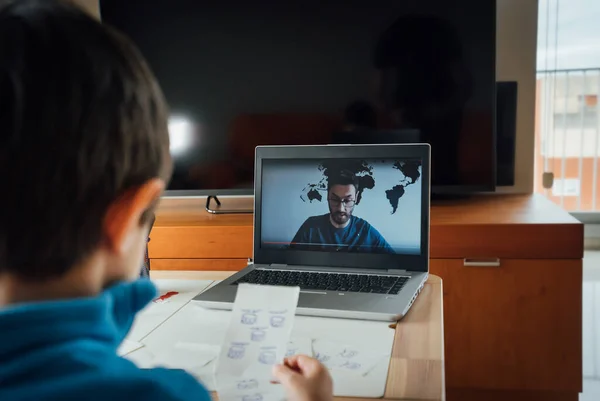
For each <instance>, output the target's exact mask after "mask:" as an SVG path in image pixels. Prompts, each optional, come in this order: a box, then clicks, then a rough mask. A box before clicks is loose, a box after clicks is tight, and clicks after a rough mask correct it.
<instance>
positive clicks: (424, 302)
mask: <svg viewBox="0 0 600 401" xmlns="http://www.w3.org/2000/svg"><path fill="white" fill-rule="evenodd" d="M230 275H231V273H230V272H222V271H218V272H186V271H183V272H182V271H153V272H151V276H152V278H154V279H164V278H171V279H194V280H223V279H225V278H227V277H228V276H230ZM443 320H444V316H443V308H442V280H441V279H440V278H439V277H437V276H433V275H432V276H430V277H429V280H428V281H427V283H426V284H425V287H424V288H423V291H421V294H420V295H419V296H418V297H417V300H416V301H415V303H414V304H413V306H412V308H411V309H410V311H409V312H408V314H407V315H406V316H405V317H404V319H402V320H401V321H400V322H399V323H398V324H397V325H396V335H395V337H394V346H393V349H392V358H391V361H390V369H389V372H388V380H387V386H386V390H385V397H384V398H385V399H390V400H432V401H438V400H444V399H445V388H444V382H445V380H444V329H443V326H444V325H443ZM339 400H341V398H340V399H339ZM352 400H359V399H357V398H352Z"/></svg>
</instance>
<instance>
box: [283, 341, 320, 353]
mask: <svg viewBox="0 0 600 401" xmlns="http://www.w3.org/2000/svg"><path fill="white" fill-rule="evenodd" d="M293 355H308V356H310V357H312V356H313V350H312V340H311V339H310V338H292V339H291V340H290V341H289V342H288V345H287V352H286V353H285V356H286V358H287V357H289V356H293Z"/></svg>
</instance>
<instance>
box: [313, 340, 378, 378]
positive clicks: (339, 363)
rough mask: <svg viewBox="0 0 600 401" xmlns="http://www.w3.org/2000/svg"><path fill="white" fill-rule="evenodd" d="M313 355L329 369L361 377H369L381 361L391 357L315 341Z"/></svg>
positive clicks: (331, 342) (366, 350) (357, 348)
mask: <svg viewBox="0 0 600 401" xmlns="http://www.w3.org/2000/svg"><path fill="white" fill-rule="evenodd" d="M313 353H314V357H315V358H316V359H317V360H319V361H320V362H321V363H322V364H323V365H325V366H326V367H327V368H328V369H331V370H336V371H338V370H339V371H345V372H348V373H353V374H357V375H360V376H365V375H367V374H368V373H369V372H370V371H371V370H372V369H373V368H374V367H375V365H377V363H378V362H379V361H381V360H382V359H383V358H385V357H389V354H382V353H374V352H372V351H371V350H368V349H363V348H360V347H357V346H354V345H349V344H339V343H336V342H333V341H326V340H315V341H314V342H313Z"/></svg>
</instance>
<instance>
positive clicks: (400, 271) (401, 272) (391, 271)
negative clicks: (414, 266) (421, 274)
mask: <svg viewBox="0 0 600 401" xmlns="http://www.w3.org/2000/svg"><path fill="white" fill-rule="evenodd" d="M387 271H388V273H393V274H406V273H408V272H407V271H406V270H404V269H387Z"/></svg>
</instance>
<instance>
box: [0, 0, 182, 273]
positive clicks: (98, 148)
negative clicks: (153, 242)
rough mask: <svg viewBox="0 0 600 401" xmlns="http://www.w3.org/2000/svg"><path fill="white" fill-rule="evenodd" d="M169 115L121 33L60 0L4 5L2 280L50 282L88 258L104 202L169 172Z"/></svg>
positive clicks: (0, 45)
mask: <svg viewBox="0 0 600 401" xmlns="http://www.w3.org/2000/svg"><path fill="white" fill-rule="evenodd" d="M0 4H3V3H1V2H0ZM167 118H168V117H167V110H166V105H165V102H164V99H163V96H162V94H161V91H160V88H159V87H158V85H157V83H156V81H155V79H154V77H153V75H152V73H151V71H150V69H149V68H148V67H147V65H146V63H145V61H144V60H143V58H142V56H141V55H140V54H139V52H138V51H137V50H136V48H135V46H133V44H132V43H131V42H130V41H129V40H128V39H126V38H125V37H123V36H122V35H120V34H119V33H117V32H115V31H114V30H113V29H110V28H109V27H107V26H104V25H102V24H101V23H100V22H99V21H97V20H95V19H94V18H93V17H90V16H88V15H87V14H85V13H84V12H83V11H81V10H79V9H78V8H77V7H75V6H72V5H69V4H66V3H65V2H63V1H58V0H57V1H53V0H18V1H14V2H12V3H9V4H8V5H5V6H4V7H1V8H0V185H2V189H1V190H0V275H2V274H9V275H13V276H16V277H18V278H19V279H22V280H31V281H40V280H46V279H51V278H55V277H60V276H61V275H63V274H65V273H66V272H68V271H69V270H70V269H72V268H74V266H76V265H77V264H78V263H80V262H82V261H83V260H84V259H85V258H86V257H88V256H89V255H90V254H91V253H92V252H93V251H94V250H95V249H96V248H97V247H98V246H99V243H100V241H101V239H102V229H103V225H104V224H105V221H104V218H105V214H106V211H107V209H108V207H109V206H110V205H111V203H113V202H114V201H115V200H116V199H118V198H119V197H120V196H122V195H123V194H124V192H125V191H126V190H128V189H130V188H133V187H135V186H138V185H141V184H143V183H144V182H146V181H148V180H150V179H153V178H157V177H158V178H162V179H164V180H166V179H167V178H168V177H169V175H170V169H171V161H170V158H169V149H168V147H169V145H168V142H169V141H168V131H167ZM151 212H152V211H151V210H148V213H144V214H143V215H142V221H140V224H144V223H145V220H146V219H149V218H150V216H151Z"/></svg>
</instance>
